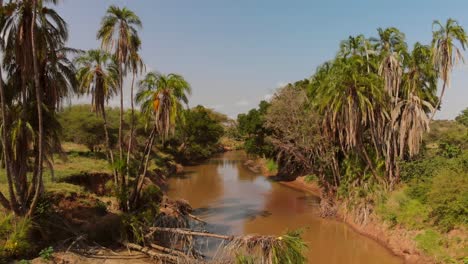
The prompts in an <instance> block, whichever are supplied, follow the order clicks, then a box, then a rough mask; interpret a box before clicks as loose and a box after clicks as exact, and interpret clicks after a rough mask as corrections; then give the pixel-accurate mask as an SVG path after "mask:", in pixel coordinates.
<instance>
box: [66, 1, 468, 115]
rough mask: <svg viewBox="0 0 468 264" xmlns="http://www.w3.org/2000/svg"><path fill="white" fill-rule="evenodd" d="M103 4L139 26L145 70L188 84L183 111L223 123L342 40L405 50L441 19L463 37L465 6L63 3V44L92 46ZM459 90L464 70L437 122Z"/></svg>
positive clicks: (455, 102) (461, 102)
mask: <svg viewBox="0 0 468 264" xmlns="http://www.w3.org/2000/svg"><path fill="white" fill-rule="evenodd" d="M111 4H116V5H119V6H127V7H128V8H130V9H132V10H133V11H135V12H136V13H137V14H138V15H139V16H140V18H141V19H142V21H143V26H144V27H143V29H142V30H141V33H140V34H141V37H142V41H143V48H142V54H143V58H144V59H145V62H146V64H147V65H148V69H150V70H158V71H160V72H163V73H170V72H175V73H179V74H182V75H183V76H184V77H185V78H186V79H187V80H188V81H189V82H190V83H191V84H192V88H193V95H192V96H191V103H190V104H191V105H192V106H195V105H197V104H203V105H205V106H208V107H212V108H215V109H216V110H218V111H221V112H224V113H226V114H228V115H229V116H236V115H237V114H238V113H240V112H245V111H247V110H249V109H250V108H253V107H255V106H256V105H257V104H258V102H259V101H260V100H262V99H264V98H265V97H268V96H269V95H271V94H272V93H273V92H274V90H275V89H276V88H277V87H278V86H280V85H282V84H285V83H287V82H291V81H296V80H299V79H303V78H308V77H309V76H310V75H312V74H313V73H314V70H315V68H316V67H317V66H318V65H319V64H321V63H323V62H324V61H326V60H328V59H331V58H332V57H333V56H334V55H335V53H336V51H337V49H338V45H339V42H340V41H341V40H343V39H345V38H347V37H348V36H349V35H356V34H361V33H362V34H365V35H366V36H373V35H375V32H376V29H377V28H378V27H388V26H395V27H398V28H399V29H400V30H401V31H403V32H404V33H405V34H406V37H407V40H408V42H409V43H410V44H413V43H414V42H415V41H420V42H423V43H429V42H430V39H431V29H432V21H433V20H434V19H439V20H444V21H445V20H446V19H447V18H448V17H452V18H454V19H457V20H458V21H459V22H460V23H461V24H462V25H463V26H465V27H466V28H467V29H468V15H467V10H468V1H466V0H445V1H440V0H438V1H435V0H412V1H408V0H406V1H403V0H393V1H380V0H353V1H349V0H348V1H344V0H343V1H338V0H327V1H325V0H324V1H314V0H309V1H299V0H296V1H293V0H291V1H284V0H283V1H276V0H269V1H267V0H257V1H255V0H236V1H234V0H224V1H223V0H184V1H183V0H170V1H168V0H166V1H162V0H64V1H63V3H62V4H60V5H59V6H58V7H57V9H58V11H59V12H60V14H61V15H62V16H63V17H64V18H65V19H66V21H67V22H68V23H69V25H70V32H71V37H70V41H69V46H72V47H75V48H81V49H90V48H96V47H98V45H99V43H98V41H96V38H95V36H96V31H97V29H98V27H99V23H100V20H101V18H102V16H103V15H104V13H105V11H106V9H107V7H108V6H109V5H111ZM467 85H468V66H466V65H463V66H459V67H458V68H457V70H456V71H455V72H454V74H453V81H452V87H450V89H449V90H447V92H446V96H445V98H444V101H443V105H442V107H443V110H442V111H441V112H440V113H439V114H438V115H437V117H438V118H444V119H445V118H453V117H455V116H456V115H457V114H458V113H459V112H460V111H461V110H462V109H464V108H465V107H468V87H467ZM126 88H127V90H128V89H129V88H128V85H127V87H126ZM85 100H86V99H84V98H82V99H81V100H80V102H83V101H85ZM116 102H117V100H115V101H114V102H112V103H113V104H115V103H116ZM126 103H127V104H128V100H127V102H126Z"/></svg>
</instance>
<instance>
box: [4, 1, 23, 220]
mask: <svg viewBox="0 0 468 264" xmlns="http://www.w3.org/2000/svg"><path fill="white" fill-rule="evenodd" d="M2 6H3V3H0V7H2ZM0 101H1V102H0V103H1V112H2V113H1V114H2V121H3V125H2V141H3V159H4V161H5V172H6V178H7V182H8V192H9V193H10V200H9V201H8V200H7V199H6V197H5V196H4V195H3V193H2V192H0V204H1V205H2V206H3V207H4V208H7V209H10V210H13V211H14V212H15V213H16V214H18V211H19V210H18V203H17V200H16V197H15V192H14V191H13V180H12V178H11V162H10V153H9V152H10V151H11V147H10V139H9V136H8V135H7V133H8V132H7V131H9V129H8V121H7V118H6V106H5V104H6V99H5V90H4V87H3V77H2V69H1V67H0Z"/></svg>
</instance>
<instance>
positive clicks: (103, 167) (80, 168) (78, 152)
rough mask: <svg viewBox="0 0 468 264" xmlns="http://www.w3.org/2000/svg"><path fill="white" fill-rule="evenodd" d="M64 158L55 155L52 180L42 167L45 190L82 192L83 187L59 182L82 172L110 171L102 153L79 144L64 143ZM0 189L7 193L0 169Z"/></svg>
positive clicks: (4, 179) (48, 172)
mask: <svg viewBox="0 0 468 264" xmlns="http://www.w3.org/2000/svg"><path fill="white" fill-rule="evenodd" d="M63 148H64V150H65V151H66V153H67V155H66V158H65V159H63V157H60V156H58V155H56V156H55V157H54V176H55V181H52V174H51V171H50V170H49V169H48V168H47V167H44V175H43V177H44V185H45V188H46V190H47V191H53V192H65V193H70V192H76V193H80V192H83V191H84V190H83V188H82V187H80V186H77V185H73V184H69V183H65V182H61V180H63V179H65V178H66V177H68V176H71V175H76V174H82V173H110V172H111V170H110V165H109V163H108V162H107V161H106V160H105V159H103V157H102V155H100V154H94V153H92V152H89V151H88V149H87V148H86V147H85V146H83V145H79V144H74V143H64V144H63ZM0 191H1V192H3V193H4V194H6V195H8V188H7V182H6V177H5V170H3V169H2V170H0Z"/></svg>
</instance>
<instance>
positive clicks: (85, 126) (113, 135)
mask: <svg viewBox="0 0 468 264" xmlns="http://www.w3.org/2000/svg"><path fill="white" fill-rule="evenodd" d="M90 109H91V107H90V106H86V105H76V106H71V107H68V108H65V109H64V110H63V111H62V112H60V113H59V115H58V118H59V121H60V123H61V124H62V126H63V134H62V135H63V136H62V138H63V140H64V141H67V142H73V143H77V144H82V145H85V146H86V147H88V149H89V150H91V151H99V150H102V151H104V150H105V148H106V146H105V143H104V142H106V141H105V134H104V130H103V121H102V119H101V118H100V117H98V116H97V115H96V114H95V113H93V112H92V111H91V110H90ZM107 114H108V119H109V121H110V122H109V135H110V142H111V146H112V145H114V144H115V143H116V140H117V133H118V131H117V122H118V111H117V110H114V109H108V110H107Z"/></svg>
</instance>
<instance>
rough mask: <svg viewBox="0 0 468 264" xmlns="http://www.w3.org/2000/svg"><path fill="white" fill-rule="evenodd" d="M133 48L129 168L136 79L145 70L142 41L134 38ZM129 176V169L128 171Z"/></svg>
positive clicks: (131, 54)
mask: <svg viewBox="0 0 468 264" xmlns="http://www.w3.org/2000/svg"><path fill="white" fill-rule="evenodd" d="M131 43H132V46H133V48H132V49H131V52H130V58H129V65H128V66H129V68H130V69H131V71H132V85H131V89H130V103H131V121H130V135H129V139H128V149H127V168H129V167H130V154H131V150H132V146H133V137H134V130H135V106H134V101H135V100H134V97H133V95H134V92H133V91H134V84H135V77H136V76H137V74H138V73H139V72H142V71H143V69H144V68H145V65H144V63H143V59H142V58H141V56H140V54H138V50H139V49H140V46H141V40H140V39H139V38H138V37H137V36H134V38H133V39H132V41H131ZM127 174H128V169H127Z"/></svg>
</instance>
